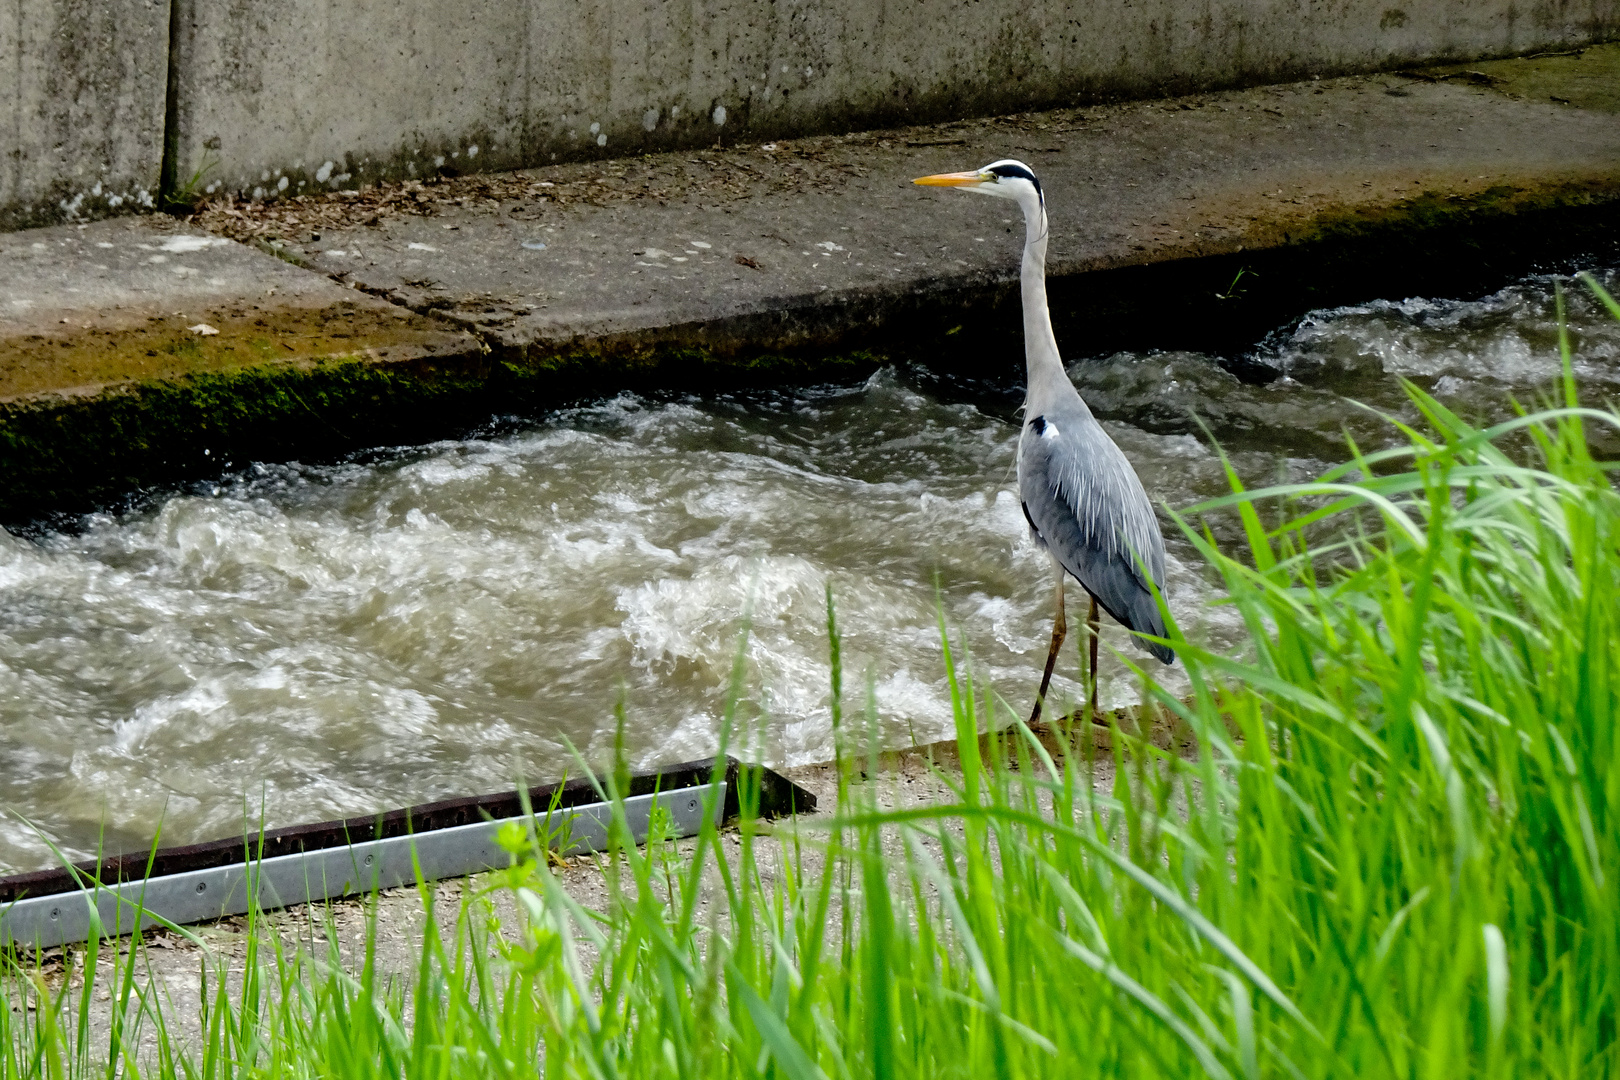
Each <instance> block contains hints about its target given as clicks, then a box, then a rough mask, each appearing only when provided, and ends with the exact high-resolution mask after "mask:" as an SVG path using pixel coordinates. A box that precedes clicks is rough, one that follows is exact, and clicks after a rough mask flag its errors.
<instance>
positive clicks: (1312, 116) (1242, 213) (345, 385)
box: [0, 46, 1620, 523]
mask: <svg viewBox="0 0 1620 1080" xmlns="http://www.w3.org/2000/svg"><path fill="white" fill-rule="evenodd" d="M1496 65H1497V67H1496V68H1495V69H1493V70H1505V71H1508V74H1493V73H1492V72H1491V71H1485V70H1483V69H1484V68H1486V67H1490V65H1481V66H1480V67H1479V68H1463V69H1460V70H1459V71H1452V70H1451V69H1445V70H1440V71H1436V72H1430V73H1424V74H1420V75H1417V76H1414V77H1408V76H1395V75H1391V76H1382V77H1364V78H1347V79H1336V80H1330V81H1322V82H1306V83H1299V84H1294V85H1290V86H1282V87H1271V88H1262V89H1256V90H1249V91H1242V92H1233V93H1223V94H1213V95H1204V96H1198V97H1193V98H1185V99H1179V100H1172V101H1161V102H1138V103H1132V104H1127V105H1118V106H1104V107H1095V108H1087V109H1074V110H1060V111H1056V112H1050V113H1042V114H1031V115H1024V116H1014V117H1001V118H995V119H991V120H984V121H969V122H963V123H959V124H951V125H944V126H941V127H935V128H927V129H910V130H902V131H889V132H876V133H866V134H857V135H851V136H845V137H829V138H821V139H805V140H798V141H795V142H792V143H776V144H769V143H768V144H765V145H763V146H748V147H736V148H729V149H719V148H717V149H715V150H713V151H709V152H704V153H678V154H668V155H658V156H649V157H644V158H639V159H632V160H621V161H609V162H602V163H594V164H582V165H570V166H558V167H555V168H548V169H538V170H530V171H527V172H523V173H513V174H500V175H492V176H474V177H464V178H459V179H454V180H447V181H441V182H438V183H434V184H429V185H410V186H404V187H397V188H390V189H386V190H380V191H371V192H363V193H358V194H355V193H339V194H335V195H330V196H319V197H310V198H307V199H305V200H302V201H289V202H284V203H273V204H263V203H261V204H249V205H234V204H229V203H222V204H215V205H211V206H207V207H204V208H203V209H202V210H201V211H200V212H199V213H198V214H197V215H195V217H194V218H193V219H192V221H190V222H187V223H177V222H175V221H173V220H172V219H168V218H159V217H146V218H131V219H122V220H114V221H106V222H100V223H97V224H93V225H81V226H76V227H75V226H64V227H58V228H52V229H43V230H36V231H33V232H26V233H14V234H9V235H3V236H0V297H3V300H0V429H3V431H4V436H5V437H4V438H0V468H3V469H4V470H5V473H6V475H7V476H8V477H9V478H10V480H9V482H8V485H7V487H6V490H5V491H4V492H0V521H4V522H8V523H15V522H18V521H23V520H27V519H29V518H32V517H35V516H36V515H37V514H39V513H41V512H43V511H49V510H52V509H68V510H73V509H82V508H84V507H85V506H87V505H91V504H94V503H96V502H102V501H105V500H107V499H110V498H113V497H115V496H116V495H117V494H118V493H120V492H123V491H127V490H129V489H131V488H135V487H139V486H141V485H146V484H154V483H167V482H172V481H174V480H177V479H183V478H186V477H190V476H197V475H206V474H208V473H209V472H213V471H217V470H218V469H219V468H220V467H221V466H222V465H228V464H231V463H236V464H240V463H243V462H245V461H248V460H253V459H267V458H276V457H290V456H304V457H316V456H321V455H329V454H334V453H342V452H347V451H352V450H357V449H362V448H364V447H366V446H370V445H377V444H380V443H388V442H400V441H422V440H426V439H431V438H435V437H440V436H442V435H445V434H448V433H451V432H452V431H454V430H455V429H456V428H457V426H463V427H464V426H466V425H468V424H471V423H476V422H477V421H478V420H479V419H480V418H482V417H485V416H488V415H489V414H491V413H492V412H496V411H506V412H509V411H513V410H522V409H529V408H545V407H547V406H550V405H554V404H556V403H558V402H560V401H561V400H564V399H565V398H566V397H567V396H568V395H571V394H577V393H579V392H582V391H593V390H594V391H600V390H610V389H613V388H617V387H619V386H624V385H647V384H650V383H654V382H662V383H665V384H692V383H694V382H696V381H705V382H719V383H731V382H735V381H738V380H743V379H748V380H773V379H788V378H805V377H812V376H814V377H823V376H826V375H829V374H831V375H834V376H836V375H837V373H839V372H844V373H846V375H847V376H852V375H854V374H855V373H856V372H858V371H860V370H862V369H863V368H865V367H869V366H870V365H871V364H873V363H875V362H877V357H876V356H874V355H871V354H867V353H861V352H858V351H857V350H878V351H879V352H886V353H888V354H890V355H893V354H896V353H904V354H910V355H916V356H921V357H922V358H924V359H926V360H928V361H929V362H934V363H940V364H947V365H949V364H956V365H973V366H976V367H978V368H980V369H981V370H984V371H985V372H986V373H987V374H992V375H994V376H996V377H1007V378H1016V377H1017V371H1018V365H1019V357H1020V356H1021V353H1020V351H1019V349H1018V344H1017V325H1016V321H1015V320H1014V319H1012V318H1011V317H1010V315H1011V312H1010V310H1009V308H1008V305H1007V301H1008V300H1009V299H1010V298H1012V297H1013V295H1014V291H1015V285H1016V278H1015V271H1016V263H1017V254H1018V249H1019V245H1020V243H1021V239H1022V223H1021V222H1019V221H1015V220H1013V218H1012V216H1011V215H1010V214H1009V213H1008V210H1009V207H1008V206H1006V205H1003V204H1001V203H993V202H990V201H988V200H984V199H975V198H972V197H969V196H964V195H962V194H960V193H956V192H949V191H938V190H925V189H920V188H915V187H912V186H911V185H910V184H909V180H910V179H911V178H912V177H915V176H919V175H922V174H924V173H929V172H938V171H943V170H950V169H961V168H968V167H972V166H976V165H981V164H984V163H986V162H988V161H991V160H994V159H996V158H999V157H1007V156H1013V157H1019V158H1022V159H1024V160H1026V161H1028V162H1029V163H1030V164H1031V165H1033V166H1034V168H1035V169H1036V170H1037V172H1038V173H1039V174H1040V175H1041V177H1042V179H1043V181H1044V183H1045V189H1046V191H1047V193H1048V197H1049V201H1050V206H1051V217H1052V229H1053V242H1052V253H1051V267H1050V269H1051V272H1052V276H1053V284H1052V298H1053V305H1054V313H1055V318H1056V322H1057V324H1058V333H1059V340H1060V342H1062V343H1063V344H1064V346H1065V348H1066V351H1067V352H1068V353H1069V355H1070V356H1072V357H1083V356H1085V355H1092V354H1096V353H1099V352H1103V351H1106V350H1109V349H1112V348H1115V347H1117V346H1119V345H1121V344H1124V343H1126V342H1129V343H1131V344H1133V345H1134V346H1136V347H1143V346H1154V345H1160V346H1175V345H1188V344H1193V345H1201V346H1203V347H1215V348H1219V347H1223V346H1226V345H1235V346H1236V347H1237V348H1241V346H1242V345H1244V344H1246V343H1247V342H1250V341H1252V340H1254V338H1255V337H1256V336H1258V335H1259V334H1260V333H1263V332H1265V331H1266V330H1268V329H1270V328H1271V327H1274V326H1276V325H1278V324H1279V323H1282V322H1285V321H1286V320H1287V319H1288V318H1290V317H1292V316H1293V315H1295V314H1298V313H1299V312H1300V311H1302V310H1305V309H1307V308H1309V307H1314V306H1321V305H1323V304H1331V303H1343V302H1348V301H1350V300H1355V299H1365V298H1368V297H1372V296H1379V295H1389V294H1405V293H1407V292H1410V291H1416V290H1417V289H1420V288H1421V289H1430V290H1437V291H1443V292H1445V293H1447V294H1453V295H1455V294H1465V293H1467V292H1469V291H1475V290H1478V289H1485V288H1493V287H1495V284H1500V283H1501V282H1503V281H1506V280H1509V279H1511V278H1512V277H1514V276H1517V275H1519V274H1522V273H1523V272H1524V271H1525V270H1526V269H1527V268H1528V267H1529V266H1530V265H1532V264H1533V263H1535V262H1537V261H1543V262H1544V261H1545V260H1548V259H1558V258H1563V257H1567V256H1569V255H1571V254H1573V253H1578V252H1580V251H1583V250H1590V249H1593V248H1596V247H1599V246H1601V245H1602V244H1604V243H1611V244H1612V238H1613V235H1614V233H1613V231H1612V230H1613V225H1614V224H1615V222H1616V221H1617V220H1620V198H1617V196H1620V122H1617V119H1616V115H1615V113H1614V111H1613V110H1614V109H1615V108H1616V101H1617V99H1620V94H1617V93H1615V92H1614V91H1613V90H1612V87H1614V86H1615V85H1617V84H1620V46H1604V47H1600V48H1594V49H1589V50H1586V51H1585V52H1584V53H1582V54H1580V55H1578V56H1565V57H1553V58H1546V59H1543V60H1531V61H1499V62H1496ZM1501 65H1517V67H1514V68H1512V69H1511V70H1510V69H1504V68H1502V67H1501ZM1469 72H1473V74H1469ZM1510 76H1511V77H1510ZM1560 89H1562V90H1564V92H1563V93H1558V92H1556V91H1558V90H1560ZM210 235H212V236H215V237H220V238H231V239H232V240H235V241H241V242H240V243H219V244H211V243H208V242H207V238H208V237H209V236H210ZM250 245H251V246H250ZM255 248H256V249H257V250H255ZM268 252H275V253H279V254H280V255H281V258H280V259H277V258H274V257H272V255H271V254H268ZM1238 271H1245V272H1246V274H1245V277H1244V278H1242V279H1240V280H1239V282H1238V284H1237V286H1236V287H1235V288H1234V287H1233V279H1234V278H1235V277H1237V273H1238ZM199 326H202V327H204V329H197V327H199ZM964 327H965V329H966V332H963V333H958V332H957V331H958V330H959V329H961V328H964ZM210 330H217V331H218V333H217V334H214V333H210V332H209V331H210Z"/></svg>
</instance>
